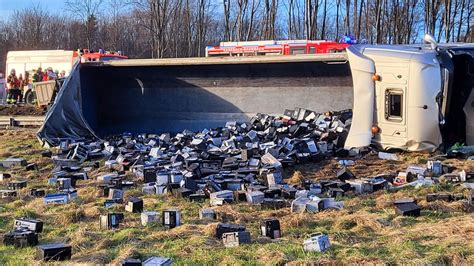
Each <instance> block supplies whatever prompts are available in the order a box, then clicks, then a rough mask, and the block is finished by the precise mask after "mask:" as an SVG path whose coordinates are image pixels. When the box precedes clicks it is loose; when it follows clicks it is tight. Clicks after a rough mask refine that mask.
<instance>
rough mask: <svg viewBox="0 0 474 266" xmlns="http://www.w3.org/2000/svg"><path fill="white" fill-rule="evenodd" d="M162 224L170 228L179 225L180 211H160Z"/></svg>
mask: <svg viewBox="0 0 474 266" xmlns="http://www.w3.org/2000/svg"><path fill="white" fill-rule="evenodd" d="M162 225H163V226H165V227H167V228H169V229H171V228H175V227H177V226H180V225H181V212H180V211H179V210H178V209H168V210H164V211H163V212H162Z"/></svg>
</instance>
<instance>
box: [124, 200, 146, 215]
mask: <svg viewBox="0 0 474 266" xmlns="http://www.w3.org/2000/svg"><path fill="white" fill-rule="evenodd" d="M125 210H126V211H128V212H142V211H143V200H142V199H139V198H137V197H130V198H129V199H128V201H127V205H126V206H125Z"/></svg>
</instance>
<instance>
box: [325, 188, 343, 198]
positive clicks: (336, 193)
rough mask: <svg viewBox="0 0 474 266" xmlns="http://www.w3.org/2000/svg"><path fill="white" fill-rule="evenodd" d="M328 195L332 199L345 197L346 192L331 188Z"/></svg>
mask: <svg viewBox="0 0 474 266" xmlns="http://www.w3.org/2000/svg"><path fill="white" fill-rule="evenodd" d="M327 194H328V196H329V197H332V198H335V197H342V196H344V190H343V189H342V188H329V189H328V193H327Z"/></svg>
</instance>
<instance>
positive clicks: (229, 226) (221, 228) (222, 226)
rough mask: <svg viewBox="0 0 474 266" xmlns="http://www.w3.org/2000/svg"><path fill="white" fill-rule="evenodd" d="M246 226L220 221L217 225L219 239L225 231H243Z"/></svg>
mask: <svg viewBox="0 0 474 266" xmlns="http://www.w3.org/2000/svg"><path fill="white" fill-rule="evenodd" d="M245 230H246V228H245V226H243V225H240V224H223V223H219V224H217V227H216V237H217V239H222V235H223V234H224V233H231V232H243V231H245Z"/></svg>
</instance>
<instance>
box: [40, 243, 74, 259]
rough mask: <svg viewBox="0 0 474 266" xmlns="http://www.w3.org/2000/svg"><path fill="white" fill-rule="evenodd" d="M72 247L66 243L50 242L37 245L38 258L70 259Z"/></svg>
mask: <svg viewBox="0 0 474 266" xmlns="http://www.w3.org/2000/svg"><path fill="white" fill-rule="evenodd" d="M71 255H72V248H71V246H70V245H67V244H64V243H50V244H43V245H38V246H37V253H36V259H37V260H41V261H51V260H58V261H62V260H69V259H71Z"/></svg>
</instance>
